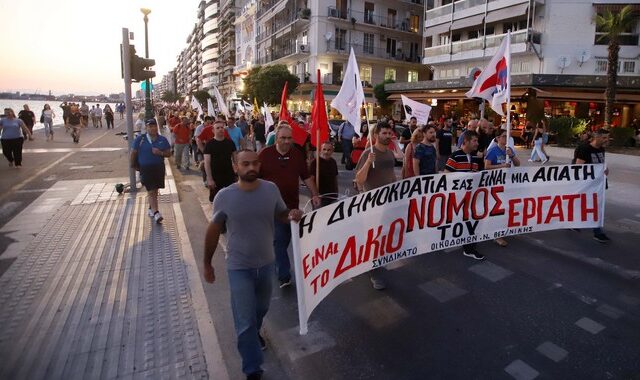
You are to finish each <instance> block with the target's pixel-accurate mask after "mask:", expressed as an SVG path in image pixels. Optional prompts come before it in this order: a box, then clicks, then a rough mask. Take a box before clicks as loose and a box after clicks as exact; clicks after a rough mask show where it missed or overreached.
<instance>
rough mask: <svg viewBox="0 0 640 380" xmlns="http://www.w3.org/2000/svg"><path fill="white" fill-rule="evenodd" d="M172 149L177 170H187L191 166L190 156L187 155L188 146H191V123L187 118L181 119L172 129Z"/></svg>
mask: <svg viewBox="0 0 640 380" xmlns="http://www.w3.org/2000/svg"><path fill="white" fill-rule="evenodd" d="M172 132H173V135H174V136H175V140H174V146H173V147H174V149H175V160H176V167H177V168H178V169H183V168H184V170H188V169H189V165H190V164H191V155H190V154H189V146H190V145H191V121H190V120H189V118H188V117H184V118H182V122H181V123H178V124H176V126H175V127H173V131H172Z"/></svg>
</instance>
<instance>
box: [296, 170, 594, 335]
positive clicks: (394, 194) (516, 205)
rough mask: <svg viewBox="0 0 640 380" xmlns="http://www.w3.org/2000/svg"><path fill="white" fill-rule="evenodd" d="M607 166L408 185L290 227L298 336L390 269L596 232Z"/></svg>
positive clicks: (451, 176)
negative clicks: (355, 288)
mask: <svg viewBox="0 0 640 380" xmlns="http://www.w3.org/2000/svg"><path fill="white" fill-rule="evenodd" d="M604 185H605V176H604V165H602V164H598V165H564V166H542V167H526V168H524V167H517V168H509V169H501V170H490V171H484V172H479V173H447V174H437V175H432V176H421V177H413V178H408V179H405V180H402V181H398V182H395V183H393V184H390V185H387V186H383V187H380V188H377V189H374V190H371V191H368V192H365V193H361V194H358V195H356V196H353V197H351V198H347V199H344V200H340V201H339V202H337V203H334V204H332V205H329V206H326V207H323V208H320V209H318V210H315V211H312V212H310V213H307V214H305V215H304V216H303V218H302V220H300V223H292V224H291V229H292V237H293V250H294V265H295V276H296V288H297V292H298V311H299V319H300V333H301V334H305V333H306V332H307V320H308V318H309V315H310V314H311V312H312V311H313V310H314V309H315V307H316V306H317V305H318V304H319V303H320V301H322V299H324V298H325V297H326V296H328V295H329V293H330V292H331V291H332V290H333V289H334V288H335V287H336V286H338V285H339V284H341V283H342V282H344V281H346V280H348V279H350V278H352V277H355V276H357V275H360V274H362V273H365V272H368V271H370V270H372V269H375V268H380V267H383V266H385V265H387V264H389V263H391V262H394V261H397V260H401V259H406V258H409V257H413V256H416V255H420V254H424V253H429V252H434V251H439V250H443V249H447V248H451V247H457V246H461V245H463V244H470V243H475V242H481V241H486V240H492V239H495V238H498V237H505V236H511V235H519V234H525V233H531V232H538V231H547V230H554V229H565V228H590V227H598V226H602V225H603V217H604Z"/></svg>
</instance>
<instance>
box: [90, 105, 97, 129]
mask: <svg viewBox="0 0 640 380" xmlns="http://www.w3.org/2000/svg"><path fill="white" fill-rule="evenodd" d="M89 117H90V118H91V126H92V127H94V128H98V122H97V120H96V106H91V110H90V111H89Z"/></svg>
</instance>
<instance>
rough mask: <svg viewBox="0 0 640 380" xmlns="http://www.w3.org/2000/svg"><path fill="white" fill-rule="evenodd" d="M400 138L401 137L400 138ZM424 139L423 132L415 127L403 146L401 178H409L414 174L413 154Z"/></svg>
mask: <svg viewBox="0 0 640 380" xmlns="http://www.w3.org/2000/svg"><path fill="white" fill-rule="evenodd" d="M400 139H402V137H401V138H400ZM422 140H424V133H423V132H422V130H421V129H419V128H417V127H416V128H415V129H414V130H413V132H412V134H411V137H410V139H409V141H408V143H407V144H406V145H405V146H404V157H403V158H402V178H403V179H404V178H409V177H413V176H414V175H416V173H417V171H415V170H414V166H413V156H414V154H415V149H416V146H417V145H418V144H420V143H421V142H422Z"/></svg>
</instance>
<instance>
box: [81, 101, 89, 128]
mask: <svg viewBox="0 0 640 380" xmlns="http://www.w3.org/2000/svg"><path fill="white" fill-rule="evenodd" d="M80 115H81V116H82V126H83V127H85V128H86V127H87V126H89V106H88V105H87V103H86V102H85V101H84V100H83V101H82V103H81V104H80Z"/></svg>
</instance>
